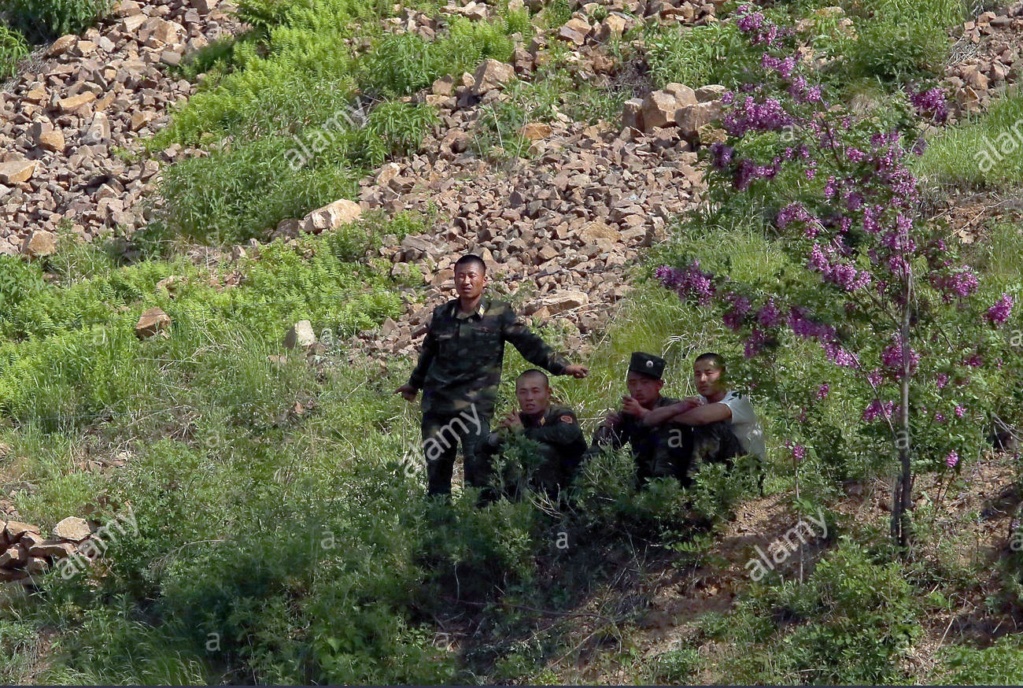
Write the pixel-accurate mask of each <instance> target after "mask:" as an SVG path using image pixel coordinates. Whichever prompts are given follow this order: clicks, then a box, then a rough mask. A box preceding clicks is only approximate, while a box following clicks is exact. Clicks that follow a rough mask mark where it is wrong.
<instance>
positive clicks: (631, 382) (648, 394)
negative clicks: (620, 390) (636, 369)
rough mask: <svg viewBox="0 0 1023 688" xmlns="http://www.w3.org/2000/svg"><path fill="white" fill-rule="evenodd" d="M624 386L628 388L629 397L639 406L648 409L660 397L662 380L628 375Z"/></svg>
mask: <svg viewBox="0 0 1023 688" xmlns="http://www.w3.org/2000/svg"><path fill="white" fill-rule="evenodd" d="M625 386H626V387H628V388H629V396H631V397H632V398H633V399H635V400H636V401H638V402H639V403H640V404H641V405H643V406H647V407H649V406H650V405H651V404H653V403H654V402H655V401H657V397H659V396H661V387H663V386H664V380H657V379H655V378H652V377H650V376H649V375H640V374H639V373H629V375H628V377H626V378H625Z"/></svg>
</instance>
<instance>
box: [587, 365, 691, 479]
mask: <svg viewBox="0 0 1023 688" xmlns="http://www.w3.org/2000/svg"><path fill="white" fill-rule="evenodd" d="M664 366H665V361H664V359H663V358H660V357H658V356H654V355H652V354H647V353H643V352H641V351H637V352H635V353H633V354H632V358H631V359H630V360H629V374H628V376H627V377H626V379H625V383H626V385H627V387H628V389H629V393H628V394H627V395H625V396H623V397H622V408H621V410H619V411H615V412H612V413H609V414H608V415H607V417H606V418H605V419H604V422H603V423H602V424H601V426H600V427H599V428H597V432H596V433H595V434H594V436H593V444H592V445H591V447H590V452H589V453H590V455H592V454H593V453H596V452H598V451H599V450H600V447H603V446H610V447H613V448H615V449H617V448H619V447H622V446H624V445H625V444H628V445H629V447H630V448H631V449H632V455H633V457H635V459H636V474H637V479H638V481H639V485H640V487H642V486H643V485H644V484H645V483H646V482H647V481H648V480H650V479H651V478H668V477H675V478H680V477H682V476H684V475H685V468H686V467H685V466H682V465H681V461H682V460H683V455H682V448H681V446H679V443H678V442H675V441H673V436H672V428H671V427H669V426H670V424H669V423H663V424H660V425H657V426H655V427H649V426H647V425H645V424H644V423H643V419H644V418H645V417H646V415H647V414H648V413H650V411H652V410H653V409H657V408H662V407H665V406H671V405H673V404H677V403H678V399H672V398H670V397H663V396H661V387H662V386H664V380H662V379H661V376H662V375H663V374H664ZM676 430H677V429H676Z"/></svg>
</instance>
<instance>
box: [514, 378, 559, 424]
mask: <svg viewBox="0 0 1023 688" xmlns="http://www.w3.org/2000/svg"><path fill="white" fill-rule="evenodd" d="M515 396H516V397H518V400H519V409H521V410H522V412H523V413H526V414H529V415H530V416H533V415H537V414H540V413H546V412H547V409H548V408H550V405H551V388H550V387H549V386H548V385H547V382H546V381H544V379H543V378H542V377H540V376H539V375H527V376H526V377H523V378H519V380H518V381H517V382H516V383H515Z"/></svg>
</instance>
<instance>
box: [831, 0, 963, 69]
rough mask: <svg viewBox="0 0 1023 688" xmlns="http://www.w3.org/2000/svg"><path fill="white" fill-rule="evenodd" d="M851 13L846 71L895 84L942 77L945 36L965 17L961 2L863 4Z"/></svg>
mask: <svg viewBox="0 0 1023 688" xmlns="http://www.w3.org/2000/svg"><path fill="white" fill-rule="evenodd" d="M855 9H856V15H855V19H854V21H855V28H856V33H857V36H858V37H857V39H856V40H854V41H850V42H849V43H848V44H847V45H848V49H849V51H850V53H849V55H848V58H849V60H850V67H851V68H852V69H853V70H854V72H855V73H856V74H857V75H859V76H865V77H868V78H880V79H884V80H888V81H896V82H901V81H905V80H909V79H913V78H918V77H921V76H925V75H930V76H941V75H942V74H943V70H944V65H945V59H946V57H947V56H948V53H949V50H950V48H951V42H950V41H949V38H948V31H949V30H950V29H952V28H954V27H955V26H956V25H957V24H959V23H961V22H963V21H964V20H965V18H966V3H964V2H963V0H927V1H926V2H920V1H918V0H867V1H866V2H863V3H861V4H857V5H856V6H855Z"/></svg>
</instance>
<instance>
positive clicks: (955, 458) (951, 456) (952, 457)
mask: <svg viewBox="0 0 1023 688" xmlns="http://www.w3.org/2000/svg"><path fill="white" fill-rule="evenodd" d="M958 463H959V454H957V453H956V452H955V450H952V451H950V452H949V453H948V456H946V457H945V465H946V466H948V467H949V468H955V467H956V464H958Z"/></svg>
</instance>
